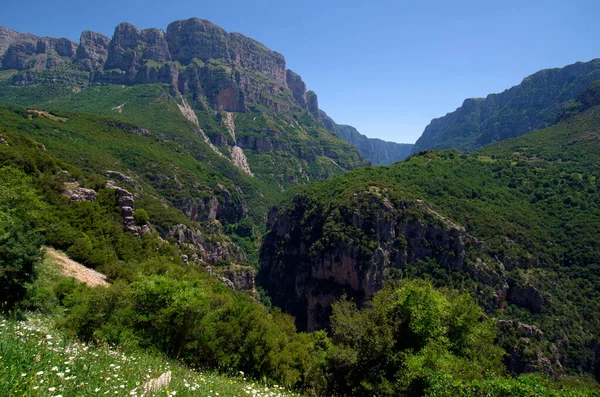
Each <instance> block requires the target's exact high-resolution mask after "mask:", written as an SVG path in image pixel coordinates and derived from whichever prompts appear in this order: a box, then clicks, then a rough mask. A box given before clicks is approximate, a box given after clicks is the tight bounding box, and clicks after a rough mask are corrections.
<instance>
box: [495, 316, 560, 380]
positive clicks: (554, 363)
mask: <svg viewBox="0 0 600 397" xmlns="http://www.w3.org/2000/svg"><path fill="white" fill-rule="evenodd" d="M498 328H499V330H500V332H501V333H502V334H503V335H504V336H505V337H506V336H509V340H513V339H516V340H517V343H516V344H507V345H505V346H502V347H504V348H505V349H506V351H507V355H506V357H505V363H506V365H507V368H508V369H509V370H510V371H512V372H513V373H516V374H522V373H528V372H538V373H544V374H547V375H550V376H554V377H557V376H559V375H560V374H561V373H562V372H563V368H562V364H561V363H560V353H559V351H558V349H557V347H556V345H554V344H552V345H550V346H547V343H545V341H544V339H543V338H544V331H542V330H541V329H540V328H538V327H536V326H535V325H530V324H524V323H521V322H518V321H514V320H499V321H498Z"/></svg>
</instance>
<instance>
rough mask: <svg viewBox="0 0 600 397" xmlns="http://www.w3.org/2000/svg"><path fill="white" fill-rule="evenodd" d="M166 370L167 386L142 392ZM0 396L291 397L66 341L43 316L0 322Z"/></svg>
mask: <svg viewBox="0 0 600 397" xmlns="http://www.w3.org/2000/svg"><path fill="white" fill-rule="evenodd" d="M167 371H171V373H172V377H171V382H170V383H169V384H168V386H166V387H165V388H163V389H162V390H160V391H158V392H152V393H147V394H144V393H145V391H144V385H145V384H146V382H148V381H150V380H151V379H156V378H158V377H159V376H160V375H161V374H164V373H165V372H167ZM0 395H2V396H32V397H33V396H54V397H58V396H63V397H67V396H95V395H98V396H102V395H109V396H142V395H152V396H174V395H177V396H192V395H193V396H214V397H227V396H252V397H260V396H269V397H275V396H281V397H284V396H293V395H296V394H294V393H292V392H290V391H287V390H284V389H283V388H282V387H280V386H278V385H266V384H263V383H260V382H253V381H251V380H248V379H246V378H245V377H244V374H243V373H239V374H237V375H236V376H225V375H219V374H215V373H210V372H201V371H195V370H192V369H189V368H187V367H184V366H182V365H180V364H179V363H177V362H175V361H169V360H166V359H164V358H162V357H160V356H158V355H152V354H149V353H147V352H140V351H136V350H133V349H132V351H126V350H120V349H115V348H113V347H110V346H106V345H104V346H91V345H87V344H83V343H80V342H78V341H75V340H70V339H69V338H67V337H66V336H65V335H64V334H62V333H61V332H60V331H58V330H57V329H56V327H55V326H54V319H53V317H51V316H48V315H41V314H29V315H27V317H26V319H25V320H23V321H18V320H15V319H6V318H3V319H1V320H0Z"/></svg>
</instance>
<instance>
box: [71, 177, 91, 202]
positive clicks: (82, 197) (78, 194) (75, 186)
mask: <svg viewBox="0 0 600 397" xmlns="http://www.w3.org/2000/svg"><path fill="white" fill-rule="evenodd" d="M63 195H65V196H66V197H68V198H69V199H70V200H71V202H72V203H81V202H83V201H91V202H94V201H96V191H95V190H93V189H86V188H84V187H81V186H80V185H79V182H77V181H75V182H65V183H64V190H63Z"/></svg>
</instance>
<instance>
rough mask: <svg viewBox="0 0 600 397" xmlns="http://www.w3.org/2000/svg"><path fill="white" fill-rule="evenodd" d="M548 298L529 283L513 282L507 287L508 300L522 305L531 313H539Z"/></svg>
mask: <svg viewBox="0 0 600 397" xmlns="http://www.w3.org/2000/svg"><path fill="white" fill-rule="evenodd" d="M549 299H550V298H549V297H547V296H545V295H544V294H542V293H541V292H540V291H539V290H538V289H537V288H536V287H534V286H533V285H529V284H525V285H519V284H513V285H510V287H509V289H508V296H507V300H508V302H510V303H514V304H515V305H518V306H521V307H524V308H526V309H527V310H529V311H531V312H532V313H541V312H542V310H543V308H544V306H545V305H546V304H547V303H548V300H549Z"/></svg>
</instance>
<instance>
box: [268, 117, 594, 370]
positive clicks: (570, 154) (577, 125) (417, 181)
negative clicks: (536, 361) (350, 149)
mask: <svg viewBox="0 0 600 397" xmlns="http://www.w3.org/2000/svg"><path fill="white" fill-rule="evenodd" d="M598 120H600V107H593V108H590V109H589V110H587V111H585V112H584V113H581V114H578V115H576V116H574V117H571V118H569V119H567V120H565V121H563V122H561V123H559V124H556V125H555V126H552V127H550V128H547V129H545V130H540V131H535V132H532V133H530V134H527V135H524V136H521V137H519V138H515V139H509V140H506V141H503V142H500V143H497V144H494V145H491V146H489V147H486V148H485V149H482V150H480V151H479V152H476V153H474V154H459V153H457V152H441V151H424V152H420V153H417V154H415V155H413V156H411V157H409V158H408V159H407V160H405V161H403V162H399V163H396V164H394V165H392V166H389V167H364V168H359V169H357V170H353V171H351V172H349V173H347V174H345V175H342V176H340V177H337V178H335V179H333V180H329V181H326V182H323V183H318V184H313V185H311V186H309V187H306V188H301V189H299V190H298V191H296V192H295V193H296V195H295V196H294V197H293V198H291V199H289V200H288V201H287V202H285V203H284V204H283V205H282V206H281V209H280V211H283V212H282V214H281V215H284V214H287V215H288V216H289V217H290V218H291V219H294V220H296V219H298V220H299V224H300V227H299V230H298V237H297V238H296V239H295V238H292V239H291V240H290V242H288V243H286V244H288V245H292V244H296V241H300V240H299V239H302V240H301V242H302V244H305V246H306V247H307V250H308V251H310V252H309V256H310V257H319V255H322V254H323V253H324V252H335V249H336V247H344V249H345V248H346V247H352V249H355V250H356V251H355V252H356V254H353V255H354V257H355V258H356V259H357V263H359V264H360V269H361V271H367V270H369V269H370V267H371V266H374V265H375V264H373V263H371V259H370V258H371V256H370V253H371V252H373V249H374V247H375V248H377V247H379V246H381V247H382V248H383V249H386V247H385V246H384V242H382V241H381V240H382V236H381V235H379V234H378V233H379V232H378V228H377V225H380V224H381V222H386V223H388V222H389V221H390V220H389V218H387V217H389V216H394V217H397V218H398V219H399V222H409V221H410V222H412V221H413V220H419V222H421V223H422V224H424V225H428V226H431V227H433V226H434V225H436V222H438V220H436V218H435V217H432V216H431V213H429V214H428V212H427V211H419V210H417V208H418V206H413V207H409V206H408V205H407V203H410V202H416V200H417V199H420V200H423V202H424V203H426V205H427V206H429V207H430V208H431V209H432V210H433V211H435V212H436V213H438V214H440V215H441V216H443V217H444V218H446V219H448V220H451V221H452V222H454V223H456V224H458V225H459V226H462V227H464V228H465V231H466V233H467V234H468V236H473V237H475V238H476V239H477V240H478V241H480V242H481V243H482V245H481V246H480V248H478V247H477V246H476V245H475V244H473V240H472V239H471V237H467V239H466V240H465V247H466V251H465V255H466V257H465V266H464V268H466V269H467V271H465V270H464V269H457V268H453V267H452V266H448V265H447V264H445V263H444V262H443V261H441V260H437V259H436V258H435V257H429V258H422V259H419V260H416V261H408V263H406V264H404V263H403V264H402V266H399V267H400V268H392V269H390V272H389V274H390V276H393V277H396V278H425V279H429V280H431V282H432V283H433V284H434V285H435V286H436V287H444V286H445V287H450V288H454V289H458V290H460V291H465V292H469V293H471V294H473V295H474V297H475V299H476V300H477V302H478V303H479V304H480V305H482V306H483V307H485V308H486V309H487V310H489V311H490V312H492V313H494V314H493V315H494V316H498V317H499V318H503V319H511V320H513V321H515V322H517V323H518V322H520V323H524V324H529V325H534V326H536V327H538V328H540V329H541V330H543V336H542V337H541V340H532V339H530V340H531V344H532V345H531V346H529V347H527V348H525V347H524V346H521V347H518V343H519V342H518V341H519V336H517V335H515V334H514V333H513V334H511V335H505V334H504V332H503V333H502V336H501V337H500V339H501V343H502V345H503V347H505V348H506V349H508V350H511V351H512V349H516V350H515V352H519V351H521V352H523V353H524V354H525V356H527V357H529V358H533V357H535V355H536V354H538V353H540V354H544V355H546V356H547V357H556V359H558V360H560V362H561V364H562V370H565V371H566V372H567V373H569V374H580V373H593V371H594V368H598V365H599V364H598V363H599V361H598V356H597V353H595V351H594V346H595V343H596V342H595V341H596V339H597V337H596V336H597V335H598V334H599V333H600V315H599V313H600V267H599V266H598V263H600V245H599V244H598V241H597V238H596V237H595V236H597V235H598V234H599V233H600V196H599V195H598V194H597V192H598V189H599V187H598V181H600V173H599V172H598V167H597V163H598V156H600V146H598V139H597V133H596V132H595V131H598V129H599V128H600V124H599V122H598ZM384 200H388V202H389V204H391V206H392V208H393V210H390V209H389V208H388V209H386V207H385V206H384V204H383V201H384ZM402 208H415V209H411V210H406V209H404V210H402ZM354 214H356V216H357V217H358V218H357V219H359V220H360V228H357V227H356V224H357V223H356V221H355V218H354V216H355V215H354ZM402 237H403V238H404V240H406V241H403V240H402V238H400V237H398V238H397V239H396V240H394V241H393V242H392V241H389V242H390V243H393V247H392V248H393V249H395V250H401V249H402V247H403V246H404V245H405V244H406V243H407V241H408V240H410V239H409V238H407V237H406V236H402ZM267 239H268V236H267ZM383 239H384V240H385V238H383ZM427 243H429V242H424V243H423V248H424V249H430V248H431V247H435V244H430V245H429V246H427ZM282 244H283V243H282ZM282 247H284V246H282ZM284 248H285V247H284ZM408 248H410V247H408ZM269 249H270V248H269V247H268V246H264V247H263V252H264V253H266V254H268V255H271V257H272V258H274V260H276V261H280V262H278V263H283V264H285V263H287V264H289V263H298V261H300V260H305V259H302V258H299V257H298V256H297V255H296V257H289V256H285V255H280V253H278V252H275V251H273V252H271V251H268V250H269ZM328 249H329V250H330V251H327V250H328ZM280 251H281V252H284V250H280ZM391 252H392V253H393V252H397V251H393V250H391ZM441 257H442V258H443V255H441ZM478 258H479V262H478ZM306 260H307V261H309V260H310V258H308V259H306ZM498 261H500V262H502V264H503V266H504V269H503V270H501V269H492V270H493V271H490V272H489V274H491V275H494V274H495V275H497V276H499V277H498V278H495V279H494V278H487V279H486V278H485V277H481V275H480V273H477V270H475V271H474V270H473V269H480V266H481V264H482V263H488V264H489V263H491V264H496V263H498ZM390 262H393V261H391V260H390ZM392 264H393V263H392ZM260 276H261V273H259V277H260ZM497 276H493V277H497ZM503 279H505V280H507V282H508V285H509V288H515V289H517V290H518V288H521V287H524V286H525V287H527V288H530V290H531V291H537V293H539V297H540V299H541V302H542V303H541V306H540V308H539V310H537V311H536V310H532V309H531V308H530V307H528V306H527V303H526V302H522V301H520V302H516V299H513V297H512V296H510V295H508V301H506V302H504V303H502V300H500V301H498V300H494V299H496V298H495V297H494V293H497V291H498V290H501V289H502V288H503V287H502V283H501V280H503ZM496 281H497V282H498V283H497V284H494V282H496ZM269 293H271V297H272V298H273V302H274V303H275V304H277V303H278V301H277V296H276V295H274V294H273V292H272V291H271V290H269ZM496 296H497V295H496ZM499 303H500V305H499ZM564 335H568V337H569V341H570V342H569V344H568V346H566V345H561V344H560V342H559V341H560V340H562V339H563V338H564ZM553 345H554V346H561V347H559V348H557V349H554V347H553ZM556 370H559V371H560V370H561V369H559V368H556Z"/></svg>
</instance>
